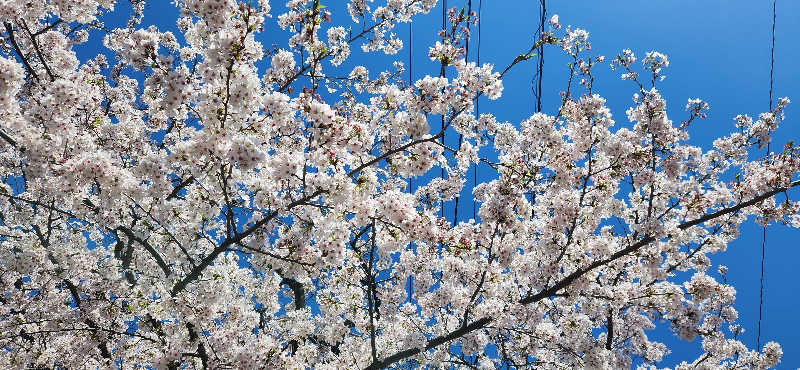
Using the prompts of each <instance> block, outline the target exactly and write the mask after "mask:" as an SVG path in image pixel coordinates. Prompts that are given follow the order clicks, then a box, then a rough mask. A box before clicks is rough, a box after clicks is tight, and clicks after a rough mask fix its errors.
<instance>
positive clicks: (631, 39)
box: [80, 0, 800, 368]
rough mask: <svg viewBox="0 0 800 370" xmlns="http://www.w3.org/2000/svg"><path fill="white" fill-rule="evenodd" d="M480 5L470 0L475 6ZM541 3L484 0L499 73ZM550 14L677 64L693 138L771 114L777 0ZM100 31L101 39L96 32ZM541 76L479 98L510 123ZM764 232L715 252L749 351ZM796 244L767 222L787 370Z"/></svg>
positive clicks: (422, 55) (419, 64)
mask: <svg viewBox="0 0 800 370" xmlns="http://www.w3.org/2000/svg"><path fill="white" fill-rule="evenodd" d="M479 2H480V0H472V3H473V8H474V9H477V6H478V3H479ZM322 3H323V4H325V3H326V2H325V1H323V2H322ZM327 3H329V4H326V5H328V6H329V8H330V9H332V10H333V11H336V10H337V8H339V7H338V6H337V5H336V3H338V0H328V2H327ZM377 3H381V1H377ZM448 3H449V4H448V5H449V6H451V7H452V6H458V7H460V6H462V5H464V4H466V0H461V1H456V0H448ZM272 6H273V14H274V15H275V16H277V14H279V13H280V12H282V11H283V6H282V5H281V4H280V3H279V2H277V1H273V2H272ZM538 6H539V2H538V1H534V0H524V1H511V0H508V1H505V0H503V1H492V0H485V1H483V8H482V14H481V16H482V35H481V36H482V37H481V61H482V62H484V63H486V62H488V63H494V64H495V65H497V66H498V67H499V68H502V66H505V65H506V64H508V62H510V61H511V60H512V59H513V58H514V57H515V56H516V55H518V54H520V53H522V52H524V51H526V50H527V49H528V47H529V46H530V44H531V42H532V41H533V34H534V32H535V30H536V27H537V25H538V12H539V10H538ZM127 9H129V5H128V4H127V2H125V1H121V2H120V3H119V4H118V10H120V12H119V13H118V14H117V15H115V16H112V17H108V18H106V19H105V20H106V23H107V25H108V26H111V27H115V26H118V27H122V26H124V18H125V17H127V14H128V10H127ZM777 10H778V14H777V23H776V47H775V75H774V96H775V98H776V99H777V97H783V96H788V97H789V98H793V99H795V101H796V103H793V104H790V105H789V107H788V109H787V110H786V112H787V116H786V117H787V119H786V121H784V124H783V126H782V127H781V128H780V129H779V130H778V132H777V134H776V135H775V136H774V137H773V143H774V145H773V148H780V147H781V146H782V145H783V144H785V143H786V142H787V141H789V140H791V139H793V140H795V141H800V126H798V123H797V122H800V108H796V107H797V106H798V105H800V94H799V93H797V91H798V90H797V89H795V88H794V87H795V86H799V85H800V70H798V69H797V68H796V67H795V66H794V64H795V61H796V60H798V59H800V49H798V48H797V47H796V46H795V45H796V36H797V34H796V30H798V29H800V2H797V1H792V0H778V3H777ZM548 11H549V14H554V13H557V14H559V15H560V19H561V23H562V24H564V25H572V26H573V27H580V28H584V29H587V30H588V31H589V32H590V41H591V43H592V53H593V54H597V55H605V56H606V57H607V60H608V59H612V58H613V57H614V56H615V55H616V54H617V53H619V52H620V51H621V50H622V49H626V48H627V49H631V50H633V51H634V52H635V53H636V55H637V56H640V57H641V56H643V55H644V53H645V52H647V51H650V50H656V51H660V52H662V53H664V54H666V55H668V56H669V59H670V63H671V64H670V67H669V68H667V69H666V74H667V79H666V80H665V81H664V82H662V83H661V84H660V90H661V91H662V93H663V95H664V96H665V97H666V99H667V103H668V113H669V115H670V117H671V118H672V119H673V120H674V121H678V122H679V121H681V120H683V119H684V118H685V117H686V116H687V115H686V112H685V111H684V105H685V104H686V100H687V99H689V98H695V97H698V98H702V99H704V100H706V101H707V102H709V104H710V106H711V111H710V113H709V117H708V119H706V120H702V121H699V122H696V123H695V124H693V126H692V128H691V129H690V134H691V135H692V139H691V143H692V144H694V145H699V146H701V147H703V148H706V149H708V148H710V145H711V142H712V141H713V139H714V138H716V137H718V136H722V135H724V134H726V133H728V132H730V131H731V130H732V129H733V117H735V116H736V115H737V114H748V115H751V116H753V117H756V116H757V115H758V113H760V112H763V111H766V110H768V107H769V100H768V90H769V68H770V65H769V62H770V28H771V24H772V2H771V1H741V0H739V1H730V0H704V1H694V0H669V1H643V0H635V1H634V0H631V1H617V0H608V1H588V0H583V1H559V2H551V3H550V4H548ZM176 16H177V12H176V11H175V10H174V7H173V6H172V5H169V4H168V2H166V1H164V2H151V3H149V4H148V6H147V7H146V9H145V22H144V24H143V26H145V27H146V26H148V25H149V24H156V25H158V26H159V27H160V28H162V29H171V30H173V32H175V33H176V35H178V32H177V30H176V27H175V24H174V20H175V19H176ZM347 20H349V17H348V16H346V15H344V14H343V13H342V12H339V13H334V21H347ZM272 21H274V19H273V20H272ZM440 22H441V11H440V8H437V9H436V10H434V12H433V13H432V14H430V15H428V16H425V17H421V18H420V19H419V20H418V21H417V22H415V24H414V26H413V27H414V40H413V46H414V51H413V53H414V61H413V65H414V78H415V79H416V78H421V77H423V76H424V75H425V74H431V75H436V74H438V63H437V62H432V61H430V60H428V58H427V47H428V46H429V45H430V43H431V42H433V41H434V40H435V32H436V31H437V30H438V28H439V27H440ZM354 28H355V27H354ZM397 31H398V33H400V34H401V35H403V37H404V39H405V38H407V35H408V26H407V25H401V26H400V27H399V28H398V29H397ZM286 35H287V33H285V32H283V31H280V30H278V29H277V28H272V27H269V28H267V31H266V32H265V33H264V34H262V36H261V39H260V41H262V43H264V44H265V46H269V45H270V44H271V43H272V42H278V43H279V46H281V47H285V42H286V41H285V40H286ZM93 36H99V35H98V34H96V33H94V34H93ZM98 41H100V40H99V39H98ZM476 42H477V32H475V33H473V43H472V45H471V46H470V47H471V50H470V55H471V59H472V58H474V56H475V52H476V49H477V43H476ZM98 47H101V44H100V43H99V42H97V43H92V42H90V43H89V44H87V45H84V46H82V47H81V48H80V50H82V51H83V52H82V53H81V54H82V55H81V57H82V58H83V57H86V56H88V55H89V53H91V52H96V51H97V50H98ZM354 49H355V48H354ZM397 57H398V58H401V59H402V60H403V61H407V60H408V52H407V50H403V51H401V52H400V53H399V54H398V55H397ZM390 60H392V58H390V57H381V56H374V55H372V56H370V57H365V56H363V55H359V54H358V53H356V54H354V60H353V64H365V65H367V66H372V68H370V69H371V71H372V72H373V73H372V74H371V75H372V76H374V74H375V73H376V72H377V71H378V70H379V67H382V66H384V65H387V64H388V62H389V61H390ZM473 60H474V59H473ZM566 63H567V60H566V59H565V58H563V57H561V56H560V53H559V52H558V51H557V50H556V49H554V48H550V49H547V50H546V51H545V64H544V71H545V77H544V81H543V82H544V83H543V85H544V97H543V103H544V107H543V110H544V111H545V112H546V113H550V114H552V113H554V112H555V110H556V109H557V105H558V103H559V96H558V91H559V90H562V89H563V88H564V86H565V85H566V77H567V66H566ZM451 73H452V72H451ZM534 73H535V66H534V64H533V62H532V61H531V62H528V63H526V64H522V65H520V66H518V67H516V68H515V69H514V70H512V71H511V72H509V73H508V74H507V75H506V78H505V80H504V86H505V90H504V94H503V97H502V98H501V99H500V100H498V101H494V102H488V101H485V100H482V101H481V103H480V104H481V105H480V109H481V111H482V112H492V113H494V114H495V115H496V116H497V117H498V119H500V120H505V121H509V122H512V123H518V122H520V121H521V120H523V119H525V118H527V117H528V116H530V114H531V113H532V112H533V104H532V102H533V95H532V93H531V78H532V77H533V75H534ZM596 73H597V79H596V84H595V91H596V92H597V93H599V94H600V95H602V96H604V97H605V98H606V99H607V100H608V105H609V107H610V108H611V110H612V113H613V114H614V117H615V119H616V121H617V125H618V126H620V125H623V126H624V125H626V124H627V122H626V121H627V120H626V119H625V110H626V109H627V108H628V107H629V105H630V103H631V96H632V94H633V93H634V92H636V91H635V89H634V86H633V84H632V83H630V82H629V81H621V80H620V79H619V77H618V73H616V72H611V71H610V70H609V68H608V67H607V66H599V67H598V68H597V69H596ZM753 155H754V156H760V155H763V151H762V152H761V153H753ZM790 195H791V196H792V197H793V198H794V199H798V198H800V191H798V190H796V189H795V190H793V191H791V192H790ZM470 203H471V202H470ZM462 204H464V203H462ZM459 213H460V215H459V219H464V218H469V217H471V214H472V210H471V205H470V204H464V206H463V209H462V212H459ZM465 216H466V217H465ZM761 235H762V229H761V227H760V226H758V225H755V224H753V223H752V222H749V223H747V224H746V225H744V226H743V227H742V228H741V238H740V239H739V240H737V241H735V242H734V243H732V244H731V245H730V246H729V249H728V251H727V252H724V253H723V254H718V255H714V256H712V262H713V265H714V267H713V268H712V271H714V270H716V266H717V265H718V264H725V265H727V266H728V267H729V274H728V281H729V282H730V283H731V284H732V285H733V286H734V287H736V289H737V292H738V294H737V303H736V308H737V310H738V311H739V322H740V324H741V325H742V326H743V327H744V328H745V330H746V332H745V333H743V334H742V335H741V336H740V339H741V340H742V341H743V342H744V343H745V344H747V345H748V346H750V347H754V346H755V344H756V327H757V321H758V307H759V277H760V265H761ZM797 240H800V230H796V229H790V228H788V227H785V226H781V225H772V226H770V227H769V228H768V229H767V240H766V246H767V249H766V290H765V299H764V318H763V321H762V343H763V342H767V341H769V340H775V341H778V342H780V343H781V344H782V346H783V349H784V357H783V361H782V363H781V366H780V368H796V367H798V366H800V351H796V349H797V348H798V344H800V335H798V334H797V331H798V329H800V316H798V315H797V314H796V312H797V309H796V306H797V304H798V303H799V302H800V299H798V298H797V293H798V292H800V290H798V289H797V288H796V287H795V283H794V280H795V279H796V277H795V276H796V275H795V274H793V272H794V271H795V264H796V261H798V260H800V251H799V250H798V248H797V246H798V243H797V242H796V241H797ZM657 335H660V336H663V340H664V341H665V342H666V343H667V344H668V345H670V347H672V350H673V354H671V355H669V356H668V357H666V359H665V362H663V363H662V364H661V365H662V366H663V365H666V366H670V365H674V364H676V363H677V362H680V361H681V360H691V359H693V358H694V357H695V356H696V355H697V354H698V353H699V341H698V340H695V342H693V343H685V342H682V341H679V340H676V339H673V338H672V336H671V335H669V333H668V331H666V330H662V331H658V334H657Z"/></svg>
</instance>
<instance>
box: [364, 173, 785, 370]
mask: <svg viewBox="0 0 800 370" xmlns="http://www.w3.org/2000/svg"><path fill="white" fill-rule="evenodd" d="M796 186H800V180H798V181H794V182H792V183H790V184H789V185H788V186H786V187H780V188H776V189H774V190H772V191H769V192H767V193H764V194H762V195H759V196H756V197H755V198H753V199H751V200H749V201H746V202H742V203H739V204H737V205H735V206H732V207H728V208H723V209H721V210H719V211H717V212H714V213H710V214H707V215H705V216H702V217H699V218H697V219H694V220H691V221H687V222H684V223H682V224H680V225H679V226H678V228H679V229H681V230H686V229H688V228H690V227H692V226H696V225H699V224H701V223H703V222H706V221H710V220H713V219H716V218H718V217H721V216H724V215H727V214H730V213H734V212H737V211H739V210H741V209H742V208H746V207H749V206H752V205H755V204H758V203H760V202H762V201H764V200H765V199H768V198H769V197H772V196H774V195H775V194H779V193H782V192H785V191H787V190H789V189H790V188H793V187H796ZM668 238H669V236H668ZM655 240H656V239H655V238H654V237H652V236H645V237H643V238H642V239H641V240H639V241H638V242H636V243H635V244H633V245H630V246H628V247H627V248H625V249H623V250H620V251H618V252H617V253H614V254H613V255H611V256H610V257H608V258H606V259H603V260H598V261H595V262H593V263H591V264H590V265H589V266H587V267H584V268H582V269H578V270H576V271H575V272H573V273H571V274H569V275H567V276H566V277H565V278H563V279H561V280H560V281H559V282H558V283H556V284H554V285H553V286H551V287H550V288H547V289H544V290H542V291H540V292H539V293H537V294H535V295H532V296H528V297H525V298H523V299H521V300H520V301H519V303H520V304H530V303H535V302H538V301H541V300H542V299H545V298H548V297H552V296H554V295H555V294H556V293H557V292H558V291H559V290H561V289H563V288H566V287H567V286H569V285H570V284H572V282H574V281H575V280H577V279H578V278H580V277H581V276H583V275H585V274H586V273H588V272H589V271H592V270H594V269H595V268H597V267H600V266H604V265H606V264H608V263H611V262H613V261H615V260H617V259H619V258H622V257H624V256H627V255H629V254H631V253H633V252H635V251H637V250H639V249H641V248H642V247H644V246H646V245H648V244H650V243H652V242H654V241H655ZM492 321H494V318H492V317H483V318H481V319H479V320H476V321H474V322H472V323H471V324H469V325H465V326H462V327H461V328H459V329H457V330H454V331H452V332H450V333H449V334H447V335H443V336H439V337H436V338H433V339H431V340H429V341H428V344H427V345H426V346H425V348H424V350H425V351H427V350H429V349H432V348H435V347H437V346H439V345H442V344H444V343H447V342H449V341H451V340H454V339H458V338H461V337H462V336H464V335H466V334H468V333H470V332H473V331H475V330H479V329H483V328H485V327H486V326H488V325H489V324H490V323H491V322H492ZM420 352H422V350H421V349H420V348H410V349H407V350H404V351H400V352H397V353H395V354H393V355H391V356H389V357H386V358H385V359H383V360H382V361H379V362H373V363H372V364H370V365H369V366H367V367H366V369H380V368H383V367H387V366H389V365H391V364H393V363H395V362H397V361H400V360H403V359H406V358H408V357H411V356H414V355H416V354H419V353H420Z"/></svg>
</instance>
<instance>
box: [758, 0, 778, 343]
mask: <svg viewBox="0 0 800 370" xmlns="http://www.w3.org/2000/svg"><path fill="white" fill-rule="evenodd" d="M776 2H777V0H772V46H771V48H770V61H769V110H770V112H772V103H773V101H772V87H773V82H774V79H773V75H774V72H775V18H776V14H777V13H776V11H775V7H776ZM769 153H770V145H769V143H767V155H769ZM766 251H767V225H764V227H763V229H762V234H761V284H760V289H759V293H758V336H757V339H756V349H760V348H761V319H762V317H763V312H764V260H765V259H766V258H765V257H766Z"/></svg>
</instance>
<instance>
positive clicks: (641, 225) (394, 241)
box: [0, 0, 800, 369]
mask: <svg viewBox="0 0 800 370" xmlns="http://www.w3.org/2000/svg"><path fill="white" fill-rule="evenodd" d="M114 5H115V4H114V0H83V1H56V0H50V1H45V0H30V1H1V2H0V22H2V24H3V31H2V42H1V43H0V45H2V51H0V138H1V139H2V140H0V168H1V169H2V171H3V172H2V176H3V182H2V185H0V235H1V236H2V237H0V245H2V247H0V292H2V294H0V353H2V355H0V367H2V368H42V369H44V368H52V369H60V368H69V369H73V368H98V367H99V368H105V367H121V368H135V367H137V366H151V367H153V368H159V369H161V368H170V369H174V368H184V367H188V368H210V369H216V368H270V369H272V368H309V367H314V368H371V369H376V368H381V367H388V366H399V365H411V366H413V365H419V366H428V365H430V366H444V367H450V366H455V367H487V368H495V367H527V366H531V367H542V368H575V367H584V368H627V367H631V366H633V365H641V366H644V367H651V366H656V365H658V364H659V362H660V361H661V360H662V358H663V357H664V356H665V354H667V353H668V352H669V349H668V348H667V347H666V346H665V345H664V344H662V343H659V342H658V341H657V340H656V339H654V338H651V336H650V335H649V334H650V333H651V332H650V331H649V330H650V329H653V328H654V327H656V326H657V325H660V326H665V327H669V328H671V330H672V331H673V332H674V334H675V335H676V336H678V337H680V338H684V339H687V340H692V339H694V338H698V343H700V344H701V345H702V350H703V354H702V355H701V356H700V357H699V358H696V359H695V358H688V359H686V361H685V362H683V363H681V364H680V365H679V366H678V367H679V368H682V369H688V368H695V367H701V368H716V367H725V368H739V367H755V368H767V367H772V366H775V365H776V364H777V363H778V362H779V361H780V357H781V353H782V350H781V347H780V346H779V345H778V344H776V343H774V342H770V343H768V344H766V346H764V347H763V348H758V349H748V348H747V347H746V346H745V345H744V344H743V343H741V342H740V341H738V340H737V339H736V337H737V334H738V333H739V330H740V329H739V327H738V326H737V324H736V319H737V312H736V310H735V309H734V308H733V303H734V300H735V296H736V291H735V289H734V288H733V287H732V286H730V285H728V284H727V283H726V282H725V280H724V274H725V271H724V269H721V270H720V271H719V273H715V272H709V271H708V270H709V268H710V266H711V262H710V256H711V255H712V254H713V253H715V252H720V251H724V250H725V248H726V246H727V245H728V243H730V242H731V241H732V240H734V239H736V237H737V229H738V226H739V225H740V224H741V223H742V222H744V221H745V220H746V219H747V217H748V216H755V218H756V220H757V221H758V222H760V223H762V224H768V223H776V222H779V223H785V224H789V225H791V226H793V227H800V216H799V215H798V210H800V203H798V202H796V201H792V200H791V199H790V197H789V196H788V192H787V191H788V189H790V188H792V187H796V186H798V185H800V180H798V177H799V176H798V175H799V174H800V149H798V148H797V147H795V146H793V145H792V144H791V143H789V144H787V145H786V146H785V147H783V148H782V149H781V150H780V151H778V152H774V153H770V154H769V155H767V156H765V157H762V158H757V159H748V151H749V150H750V149H752V148H756V147H757V148H761V147H764V146H765V145H766V144H767V143H769V142H770V133H771V132H772V131H774V130H775V129H776V128H777V126H778V123H779V122H780V121H781V120H782V119H783V118H784V117H783V110H784V107H785V106H786V105H787V104H788V103H789V100H788V99H781V100H780V101H779V103H778V104H777V105H776V107H775V109H774V110H772V111H769V112H765V113H761V114H760V115H758V118H751V117H749V116H746V115H741V116H737V117H736V118H735V125H731V126H730V130H729V131H730V132H731V133H730V134H729V135H727V136H724V137H721V138H719V139H717V140H716V141H714V144H713V149H712V150H707V151H704V150H702V149H701V148H699V147H695V146H691V145H689V144H687V140H688V137H689V136H688V132H689V131H688V129H689V127H690V125H691V124H692V123H693V122H694V121H696V120H699V119H702V118H704V117H705V112H706V110H707V109H708V105H707V104H706V103H705V102H703V101H701V100H699V99H695V100H689V101H688V103H687V104H686V110H687V112H677V113H673V114H675V115H682V116H684V117H685V119H683V120H682V121H681V122H680V123H677V122H673V121H672V120H671V119H670V118H668V115H667V112H666V110H665V98H664V97H663V96H662V95H661V94H660V93H659V90H658V89H657V87H656V86H657V84H658V83H659V81H660V80H661V78H662V77H663V69H664V68H665V67H667V65H668V64H669V63H668V59H667V57H666V56H664V55H662V54H660V53H657V52H649V53H646V54H645V55H644V57H643V58H641V63H637V57H636V56H635V55H634V53H633V52H631V51H629V50H625V51H623V52H622V53H621V54H620V55H618V56H616V57H615V58H608V60H606V58H603V57H602V56H598V55H592V54H591V50H590V47H589V40H588V33H587V31H585V30H582V29H579V28H575V27H561V24H560V23H559V20H558V18H557V17H554V18H553V19H551V20H550V23H549V24H548V25H545V26H546V27H545V29H546V31H545V32H544V33H542V34H541V35H538V37H537V39H536V40H534V42H533V44H532V45H523V46H522V47H521V48H522V50H528V47H529V48H530V49H529V50H528V51H527V52H524V53H522V54H520V55H519V56H518V57H517V58H515V59H514V60H511V61H494V62H495V63H497V65H498V66H501V67H496V66H494V65H492V64H483V65H477V64H476V63H474V62H471V61H467V60H466V59H465V50H464V48H465V42H466V40H467V38H468V37H469V33H470V29H471V27H473V26H474V24H475V22H477V21H478V20H477V18H476V15H475V14H474V12H470V11H469V10H467V11H464V10H461V11H459V10H458V9H454V10H452V11H450V12H449V17H448V26H447V27H445V29H444V30H441V32H439V36H440V41H437V42H436V43H435V44H433V45H427V46H426V47H427V48H428V55H429V56H430V58H431V59H432V60H434V61H438V63H439V64H440V65H441V71H438V70H437V71H431V73H433V74H434V75H435V76H426V77H424V78H422V79H418V80H416V81H412V82H411V83H409V82H408V80H406V79H405V78H404V76H405V74H404V72H405V67H404V65H403V64H402V63H400V62H397V63H395V64H394V65H392V66H391V67H390V68H389V69H387V70H385V71H377V72H376V71H368V70H367V69H366V68H365V67H363V66H356V67H354V68H353V67H352V66H349V67H347V66H348V64H347V63H345V62H346V61H349V60H350V53H351V49H352V48H361V50H362V51H363V52H365V53H385V54H388V55H396V54H397V53H398V51H400V50H401V49H402V48H403V46H404V45H403V40H401V39H400V38H399V37H398V36H397V34H396V30H395V27H397V26H398V25H399V24H403V23H407V22H411V21H412V20H413V19H414V17H416V16H418V15H420V14H424V13H428V12H430V11H431V10H432V9H433V8H434V7H436V6H437V1H436V0H387V1H376V2H374V3H373V2H372V1H366V0H351V1H349V2H347V3H346V9H345V7H344V5H342V6H340V7H339V6H337V7H335V9H334V7H333V6H332V7H331V8H328V7H325V4H323V3H320V1H319V0H289V1H287V2H286V3H285V4H283V3H282V4H274V3H273V4H269V2H268V1H267V0H259V1H247V2H243V1H237V0H177V1H175V4H174V5H175V6H177V7H178V8H179V9H180V14H181V16H180V18H179V19H178V20H177V25H178V28H179V29H180V31H181V32H182V33H183V35H182V37H181V38H180V40H181V41H179V38H178V37H176V35H174V34H173V33H171V32H163V31H161V30H159V29H158V28H157V27H155V26H150V27H147V28H145V27H142V26H140V25H141V22H140V21H141V17H142V11H143V9H144V7H143V5H144V4H143V2H141V1H133V5H134V13H133V15H132V16H131V18H130V21H129V22H128V24H127V26H126V27H123V28H117V29H108V28H106V27H105V26H104V25H103V23H102V22H101V18H102V16H103V15H104V14H106V13H108V12H111V11H113V8H114ZM333 11H340V12H349V15H350V17H351V18H352V23H350V24H344V25H337V24H333V23H332V12H333ZM270 22H271V23H270ZM275 23H276V24H277V26H279V27H280V28H281V29H283V30H284V32H285V33H284V35H288V38H287V39H284V40H283V43H281V44H278V46H270V45H269V44H265V43H262V41H264V40H273V39H274V38H275V37H272V35H266V34H265V32H264V27H265V26H271V24H275ZM90 30H91V32H92V33H90V32H89V31H90ZM430 31H431V32H433V33H436V32H438V31H439V30H430ZM96 34H100V35H104V36H103V37H104V39H103V44H104V45H105V47H106V48H107V50H104V51H98V53H97V55H96V57H94V58H92V59H90V60H79V58H78V57H77V56H76V52H75V51H74V47H75V46H76V45H79V44H82V43H85V42H86V41H87V39H88V38H89V36H90V35H96ZM184 40H185V41H184ZM260 40H261V41H260ZM287 40H288V41H287ZM265 45H266V46H265ZM539 47H548V48H551V49H554V50H555V49H557V50H560V51H561V52H562V53H564V54H565V55H567V57H569V58H571V60H572V63H571V64H570V68H571V70H570V75H569V81H570V84H569V87H568V88H567V90H566V91H562V92H561V97H562V99H561V104H560V107H559V108H558V109H557V110H556V111H553V112H550V113H549V114H545V113H536V114H533V115H532V116H530V118H528V119H526V120H524V121H522V122H514V123H508V122H498V120H497V119H496V118H495V116H494V115H493V114H492V113H481V114H477V113H476V110H475V107H474V102H475V100H476V99H477V98H479V97H485V98H488V99H498V98H500V97H501V94H502V91H503V85H502V79H503V76H504V75H505V74H506V72H508V71H509V70H511V69H512V68H514V67H515V66H516V65H518V64H520V63H524V62H525V61H527V60H529V59H531V58H532V57H533V52H534V51H535V50H537V49H538V48H539ZM106 54H109V55H111V56H112V57H111V58H107V57H106V56H105V55H106ZM608 65H610V66H611V67H613V68H615V69H616V70H617V71H618V72H619V73H621V74H622V78H623V79H627V80H630V81H631V88H632V91H631V94H632V95H633V97H634V98H633V104H632V106H631V107H630V109H629V110H628V111H627V119H625V120H624V123H616V122H615V120H614V119H613V117H612V115H611V113H610V110H609V109H608V108H607V107H606V105H605V99H604V98H603V97H601V96H599V95H597V94H595V93H594V91H593V87H592V84H593V81H594V79H595V77H594V76H593V70H594V69H595V68H598V67H600V66H602V67H603V68H608ZM259 66H266V67H265V68H262V69H261V71H262V72H259ZM438 72H441V73H438ZM573 82H574V83H573ZM553 94H556V92H554V93H553ZM446 135H450V136H451V137H453V136H458V137H460V138H461V140H460V141H459V142H458V145H457V146H454V145H449V144H448V142H446V141H444V140H442V138H444V137H445V136H446ZM484 153H489V154H484ZM476 165H480V168H481V169H482V171H490V172H491V176H490V177H491V180H489V181H487V182H485V183H480V184H478V185H477V186H474V187H472V185H465V184H467V179H466V174H467V173H468V172H469V171H472V170H474V168H475V166H476ZM412 182H413V186H412ZM469 194H472V195H473V196H474V199H475V200H476V201H477V202H478V204H479V211H478V214H477V216H478V217H476V218H477V219H475V220H468V221H464V220H455V219H454V217H449V216H446V215H443V213H442V212H441V210H442V209H443V207H445V206H447V205H448V204H452V203H453V202H455V199H456V198H457V197H459V196H465V195H466V196H468V195H469ZM679 272H680V274H678V273H679ZM678 275H679V276H690V277H689V278H688V279H687V280H681V279H678ZM714 276H717V277H714ZM719 276H722V277H723V278H719Z"/></svg>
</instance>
